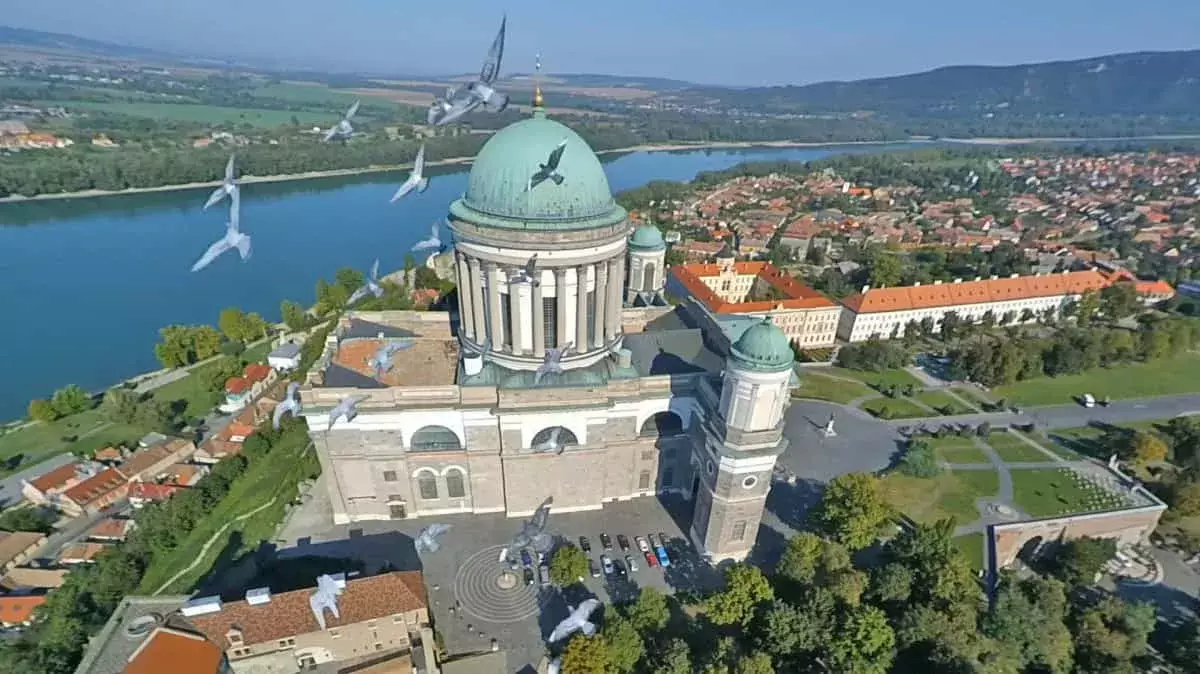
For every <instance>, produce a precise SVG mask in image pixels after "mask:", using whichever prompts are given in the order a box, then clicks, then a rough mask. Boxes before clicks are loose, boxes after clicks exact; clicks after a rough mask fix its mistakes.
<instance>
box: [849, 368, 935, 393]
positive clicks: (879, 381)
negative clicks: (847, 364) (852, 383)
mask: <svg viewBox="0 0 1200 674" xmlns="http://www.w3.org/2000/svg"><path fill="white" fill-rule="evenodd" d="M829 374H831V375H834V376H837V377H845V378H847V379H857V380H859V381H861V382H863V383H864V384H867V385H868V386H871V387H873V388H876V389H878V388H879V387H881V386H908V385H909V384H912V385H913V386H915V387H917V389H918V390H920V389H922V388H925V385H924V384H922V383H921V381H920V380H919V379H917V378H916V377H914V376H912V375H911V374H909V373H908V371H907V370H902V369H895V370H883V371H882V372H871V371H869V370H850V369H847V368H844V367H833V368H829Z"/></svg>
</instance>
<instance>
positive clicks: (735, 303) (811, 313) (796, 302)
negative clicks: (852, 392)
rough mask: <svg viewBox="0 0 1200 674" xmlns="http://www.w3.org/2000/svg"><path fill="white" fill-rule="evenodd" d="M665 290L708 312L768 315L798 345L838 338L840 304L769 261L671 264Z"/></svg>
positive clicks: (727, 257) (825, 343)
mask: <svg viewBox="0 0 1200 674" xmlns="http://www.w3.org/2000/svg"><path fill="white" fill-rule="evenodd" d="M667 290H668V292H670V293H671V294H672V295H674V296H676V297H679V298H683V299H691V300H694V301H695V302H697V303H698V304H700V305H702V306H703V307H704V308H705V309H706V310H707V311H708V312H710V313H712V314H716V315H733V314H738V315H743V316H769V317H770V318H771V322H772V323H774V324H775V325H776V326H778V327H779V329H781V330H783V334H784V335H786V336H787V338H788V341H789V342H792V343H793V344H796V345H797V346H799V347H801V348H819V347H825V346H832V345H833V343H834V341H835V340H836V338H837V327H838V319H839V317H840V316H841V313H842V308H841V307H840V306H838V304H837V303H836V302H834V301H833V300H831V299H829V298H828V297H825V296H824V295H822V294H821V293H819V292H817V291H815V290H813V289H812V288H810V287H808V286H806V285H804V284H803V283H800V282H799V281H797V280H795V279H793V278H792V277H790V276H787V275H786V274H784V273H783V272H781V271H779V270H778V269H777V268H776V267H775V266H774V265H772V264H770V263H769V262H737V261H735V260H734V259H733V256H732V255H729V254H725V255H723V256H721V257H718V259H717V262H716V264H685V265H676V266H674V267H671V275H670V278H669V279H668V281H667Z"/></svg>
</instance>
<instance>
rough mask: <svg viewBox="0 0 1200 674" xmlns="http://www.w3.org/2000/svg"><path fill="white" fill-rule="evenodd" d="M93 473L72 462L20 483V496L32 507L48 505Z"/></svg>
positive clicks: (83, 466) (77, 462) (82, 465)
mask: <svg viewBox="0 0 1200 674" xmlns="http://www.w3.org/2000/svg"><path fill="white" fill-rule="evenodd" d="M93 474H94V473H90V472H88V471H87V466H86V465H85V464H83V463H80V462H79V461H73V462H71V463H67V464H64V465H61V466H59V467H58V468H55V469H54V470H51V471H50V472H48V473H43V474H41V475H39V476H37V477H35V478H33V479H32V480H22V481H21V495H22V496H24V497H25V498H26V499H28V500H29V502H30V503H33V504H34V505H49V504H51V503H53V502H54V501H55V500H56V498H57V497H58V495H59V494H62V493H63V492H64V491H66V490H67V489H70V488H71V487H74V486H75V485H77V484H79V483H80V482H82V481H83V480H86V479H87V478H88V477H91V475H93Z"/></svg>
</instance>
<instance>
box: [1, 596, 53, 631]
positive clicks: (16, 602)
mask: <svg viewBox="0 0 1200 674" xmlns="http://www.w3.org/2000/svg"><path fill="white" fill-rule="evenodd" d="M45 603H46V597H44V596H36V597H31V596H16V597H0V623H4V624H6V625H18V624H21V623H24V622H28V621H29V620H30V619H31V618H33V609H35V608H37V607H39V606H41V605H42V604H45Z"/></svg>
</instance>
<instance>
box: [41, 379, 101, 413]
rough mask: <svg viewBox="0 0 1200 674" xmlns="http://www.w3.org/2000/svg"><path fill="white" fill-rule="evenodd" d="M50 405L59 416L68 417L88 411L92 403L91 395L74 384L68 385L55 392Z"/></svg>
mask: <svg viewBox="0 0 1200 674" xmlns="http://www.w3.org/2000/svg"><path fill="white" fill-rule="evenodd" d="M50 404H51V405H52V406H53V407H54V411H55V412H58V415H59V416H61V417H69V416H71V415H72V414H78V413H80V412H85V411H87V410H90V409H91V408H92V404H93V403H92V396H91V394H89V393H88V392H87V391H85V390H83V389H82V388H81V387H79V386H76V385H75V384H70V385H68V386H64V387H63V388H60V389H58V390H57V391H55V392H54V396H53V397H52V398H50Z"/></svg>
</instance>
